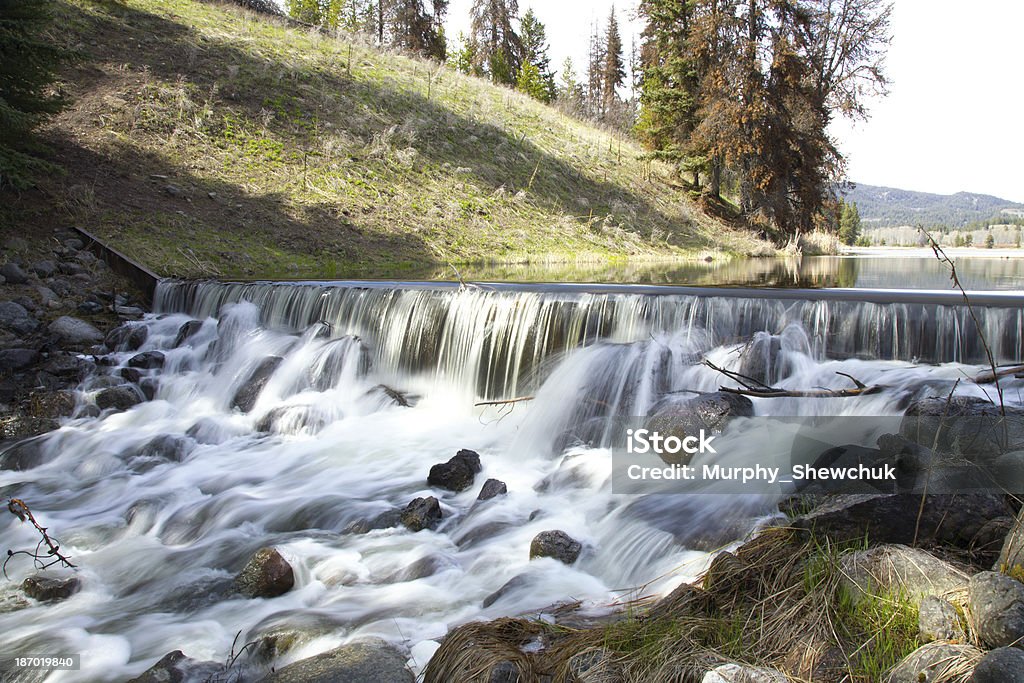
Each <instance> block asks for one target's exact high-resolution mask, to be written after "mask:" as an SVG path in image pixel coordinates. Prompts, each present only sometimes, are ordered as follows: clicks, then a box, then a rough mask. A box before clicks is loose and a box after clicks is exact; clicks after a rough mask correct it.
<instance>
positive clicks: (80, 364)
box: [41, 353, 96, 382]
mask: <svg viewBox="0 0 1024 683" xmlns="http://www.w3.org/2000/svg"><path fill="white" fill-rule="evenodd" d="M41 369H42V370H43V371H44V372H48V373H49V374H51V375H53V376H54V377H60V378H61V379H64V380H67V381H69V382H81V381H82V380H83V379H85V378H86V377H87V376H88V375H89V373H91V372H92V371H93V370H95V369H96V365H95V363H92V362H90V361H88V360H86V359H84V358H82V357H80V356H77V355H75V354H73V353H53V354H50V357H49V358H47V359H46V362H44V363H43V364H42V367H41Z"/></svg>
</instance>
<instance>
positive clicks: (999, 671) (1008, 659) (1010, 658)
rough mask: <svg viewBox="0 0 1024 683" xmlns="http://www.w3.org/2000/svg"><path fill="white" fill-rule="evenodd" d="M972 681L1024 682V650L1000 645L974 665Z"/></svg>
mask: <svg viewBox="0 0 1024 683" xmlns="http://www.w3.org/2000/svg"><path fill="white" fill-rule="evenodd" d="M971 683H1024V650H1021V649H1020V648H1016V647H999V648H996V649H995V650H992V651H991V652H987V653H985V656H984V657H982V658H981V661H980V662H978V665H977V666H975V667H974V674H973V677H972V678H971Z"/></svg>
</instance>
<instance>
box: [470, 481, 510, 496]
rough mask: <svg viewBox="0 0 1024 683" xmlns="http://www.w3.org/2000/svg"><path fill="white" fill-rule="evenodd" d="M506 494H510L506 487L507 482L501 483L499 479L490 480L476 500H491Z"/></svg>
mask: <svg viewBox="0 0 1024 683" xmlns="http://www.w3.org/2000/svg"><path fill="white" fill-rule="evenodd" d="M506 493H508V487H507V486H505V482H503V481H499V480H498V479H488V480H487V481H485V482H484V485H483V486H482V487H481V488H480V495H478V496H477V497H476V499H477V500H490V499H491V498H496V497H498V496H504V495H505V494H506Z"/></svg>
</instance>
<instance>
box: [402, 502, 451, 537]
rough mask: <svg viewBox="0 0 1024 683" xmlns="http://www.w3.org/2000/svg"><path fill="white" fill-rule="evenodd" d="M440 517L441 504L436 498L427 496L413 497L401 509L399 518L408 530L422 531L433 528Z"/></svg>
mask: <svg viewBox="0 0 1024 683" xmlns="http://www.w3.org/2000/svg"><path fill="white" fill-rule="evenodd" d="M441 517H442V513H441V504H440V503H439V502H438V500H437V498H434V497H433V496H428V497H426V498H416V499H414V500H413V501H412V502H411V503H409V504H408V505H407V506H406V507H405V509H404V510H402V514H401V516H400V517H399V519H400V520H401V522H402V524H403V525H404V526H405V527H406V528H407V529H409V530H410V531H423V530H424V529H433V528H435V527H436V526H437V525H438V524H439V523H440V521H441Z"/></svg>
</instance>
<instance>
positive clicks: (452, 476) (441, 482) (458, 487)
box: [427, 449, 482, 492]
mask: <svg viewBox="0 0 1024 683" xmlns="http://www.w3.org/2000/svg"><path fill="white" fill-rule="evenodd" d="M481 469H482V468H481V466H480V454H479V453H477V452H476V451H471V450H467V449H463V450H461V451H459V452H458V453H456V454H455V455H454V456H452V458H451V459H450V460H449V461H448V462H445V463H438V464H437V465H434V466H433V467H431V468H430V473H429V474H428V475H427V484H429V485H430V486H436V487H438V488H442V489H448V490H449V491H456V492H458V491H465V490H466V489H468V488H469V487H470V486H472V485H473V479H474V478H475V476H476V474H477V473H478V472H480V470H481Z"/></svg>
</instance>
